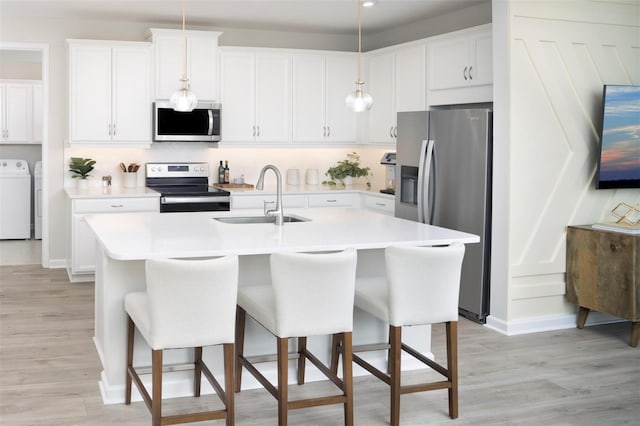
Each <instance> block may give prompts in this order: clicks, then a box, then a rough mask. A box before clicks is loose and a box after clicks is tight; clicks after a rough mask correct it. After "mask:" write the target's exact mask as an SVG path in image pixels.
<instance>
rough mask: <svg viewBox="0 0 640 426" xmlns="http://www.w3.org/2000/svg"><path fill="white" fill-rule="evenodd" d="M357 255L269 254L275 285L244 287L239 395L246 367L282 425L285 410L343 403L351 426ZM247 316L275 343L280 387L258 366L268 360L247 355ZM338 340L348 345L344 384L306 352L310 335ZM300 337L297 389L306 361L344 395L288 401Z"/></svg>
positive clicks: (239, 325) (238, 340) (241, 292)
mask: <svg viewBox="0 0 640 426" xmlns="http://www.w3.org/2000/svg"><path fill="white" fill-rule="evenodd" d="M356 262H357V255H356V251H355V250H354V249H348V250H345V251H343V252H337V253H322V254H309V253H275V254H272V255H271V282H272V285H271V286H269V285H257V286H250V287H240V288H239V290H238V311H237V323H236V392H239V391H240V389H241V385H242V367H245V368H246V369H247V371H249V372H250V373H251V374H252V375H253V376H254V377H255V378H256V379H257V380H258V381H259V382H260V383H261V384H262V385H263V386H264V387H265V389H266V390H267V391H269V393H271V394H272V395H273V396H274V397H275V398H276V400H277V401H278V425H280V426H286V424H287V410H289V409H296V408H306V407H315V406H320V405H330V404H344V423H345V424H346V425H349V426H350V425H353V375H352V366H351V331H352V329H353V297H354V288H355V275H356ZM246 314H248V315H249V316H251V317H252V318H253V319H255V320H256V321H257V322H259V323H260V324H261V325H262V326H263V327H264V328H266V329H267V330H268V331H269V332H271V334H273V335H274V336H275V337H276V338H277V365H278V384H277V387H275V386H273V384H272V383H271V382H269V381H268V380H267V378H266V377H264V375H263V374H262V373H260V372H259V371H258V369H257V368H256V367H255V365H254V364H255V363H257V362H261V361H264V360H265V357H256V358H246V357H245V356H244V354H243V348H244V328H245V318H246ZM327 334H329V335H334V336H339V338H340V339H341V341H343V342H344V350H343V353H344V359H345V360H347V361H346V362H344V364H343V377H342V380H341V379H340V378H339V377H338V376H337V374H335V373H332V372H331V371H330V370H329V368H327V366H325V365H324V364H323V363H322V362H321V361H320V360H319V359H318V358H316V357H315V356H314V355H313V354H312V353H311V352H309V351H308V350H307V347H306V344H307V336H313V335H327ZM291 337H297V338H298V351H297V358H298V377H297V379H298V384H299V385H302V384H304V376H305V359H308V360H309V361H311V363H313V364H314V365H315V366H316V367H317V368H318V369H319V370H320V371H321V372H322V373H324V374H325V375H326V376H327V377H328V378H329V379H330V380H331V381H332V382H333V383H334V384H336V386H337V387H338V388H340V390H341V391H342V394H341V395H332V396H324V397H316V398H308V399H302V400H297V401H289V400H288V360H289V354H288V348H289V346H288V342H289V338H291Z"/></svg>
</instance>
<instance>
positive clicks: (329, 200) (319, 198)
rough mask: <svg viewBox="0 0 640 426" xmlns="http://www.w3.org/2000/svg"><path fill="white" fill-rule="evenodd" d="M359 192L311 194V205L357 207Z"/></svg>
mask: <svg viewBox="0 0 640 426" xmlns="http://www.w3.org/2000/svg"><path fill="white" fill-rule="evenodd" d="M357 196H358V194H357V193H354V192H347V193H342V194H310V195H309V207H355V206H357V202H355V201H356V199H355V198H356V197H357Z"/></svg>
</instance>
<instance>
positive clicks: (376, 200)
mask: <svg viewBox="0 0 640 426" xmlns="http://www.w3.org/2000/svg"><path fill="white" fill-rule="evenodd" d="M361 197H362V198H361V201H362V202H361V204H360V205H361V207H362V208H363V209H366V210H372V211H376V212H378V213H382V214H386V215H388V216H393V215H394V212H395V199H393V198H390V197H385V196H383V195H377V194H361Z"/></svg>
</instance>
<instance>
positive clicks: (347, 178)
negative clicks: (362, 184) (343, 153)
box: [322, 152, 371, 188]
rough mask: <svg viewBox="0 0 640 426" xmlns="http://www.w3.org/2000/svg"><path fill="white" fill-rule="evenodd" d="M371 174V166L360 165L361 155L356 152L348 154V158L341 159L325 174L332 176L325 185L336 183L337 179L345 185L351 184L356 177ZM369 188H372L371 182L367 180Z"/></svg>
mask: <svg viewBox="0 0 640 426" xmlns="http://www.w3.org/2000/svg"><path fill="white" fill-rule="evenodd" d="M370 174H371V169H369V167H361V166H360V156H359V155H358V154H356V153H355V152H352V153H350V154H347V159H346V160H340V161H338V162H337V163H336V165H335V166H333V167H330V168H329V169H328V170H327V172H326V173H325V176H328V177H329V178H331V180H330V181H327V180H325V181H324V182H322V184H323V185H335V184H336V182H335V181H336V180H338V181H340V183H341V184H342V185H344V186H351V185H352V184H353V179H354V178H359V177H367V176H369V175H370ZM367 188H371V182H369V181H368V180H367Z"/></svg>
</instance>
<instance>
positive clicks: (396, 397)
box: [389, 325, 402, 426]
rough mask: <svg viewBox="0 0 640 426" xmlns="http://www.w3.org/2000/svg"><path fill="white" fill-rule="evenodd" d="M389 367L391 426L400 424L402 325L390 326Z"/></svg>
mask: <svg viewBox="0 0 640 426" xmlns="http://www.w3.org/2000/svg"><path fill="white" fill-rule="evenodd" d="M389 341H390V343H391V347H390V348H389V367H390V368H389V369H390V370H391V377H390V379H391V419H390V422H391V426H398V425H399V424H400V377H401V376H400V374H401V368H400V367H401V366H400V360H401V357H402V327H394V326H391V325H390V326H389Z"/></svg>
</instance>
